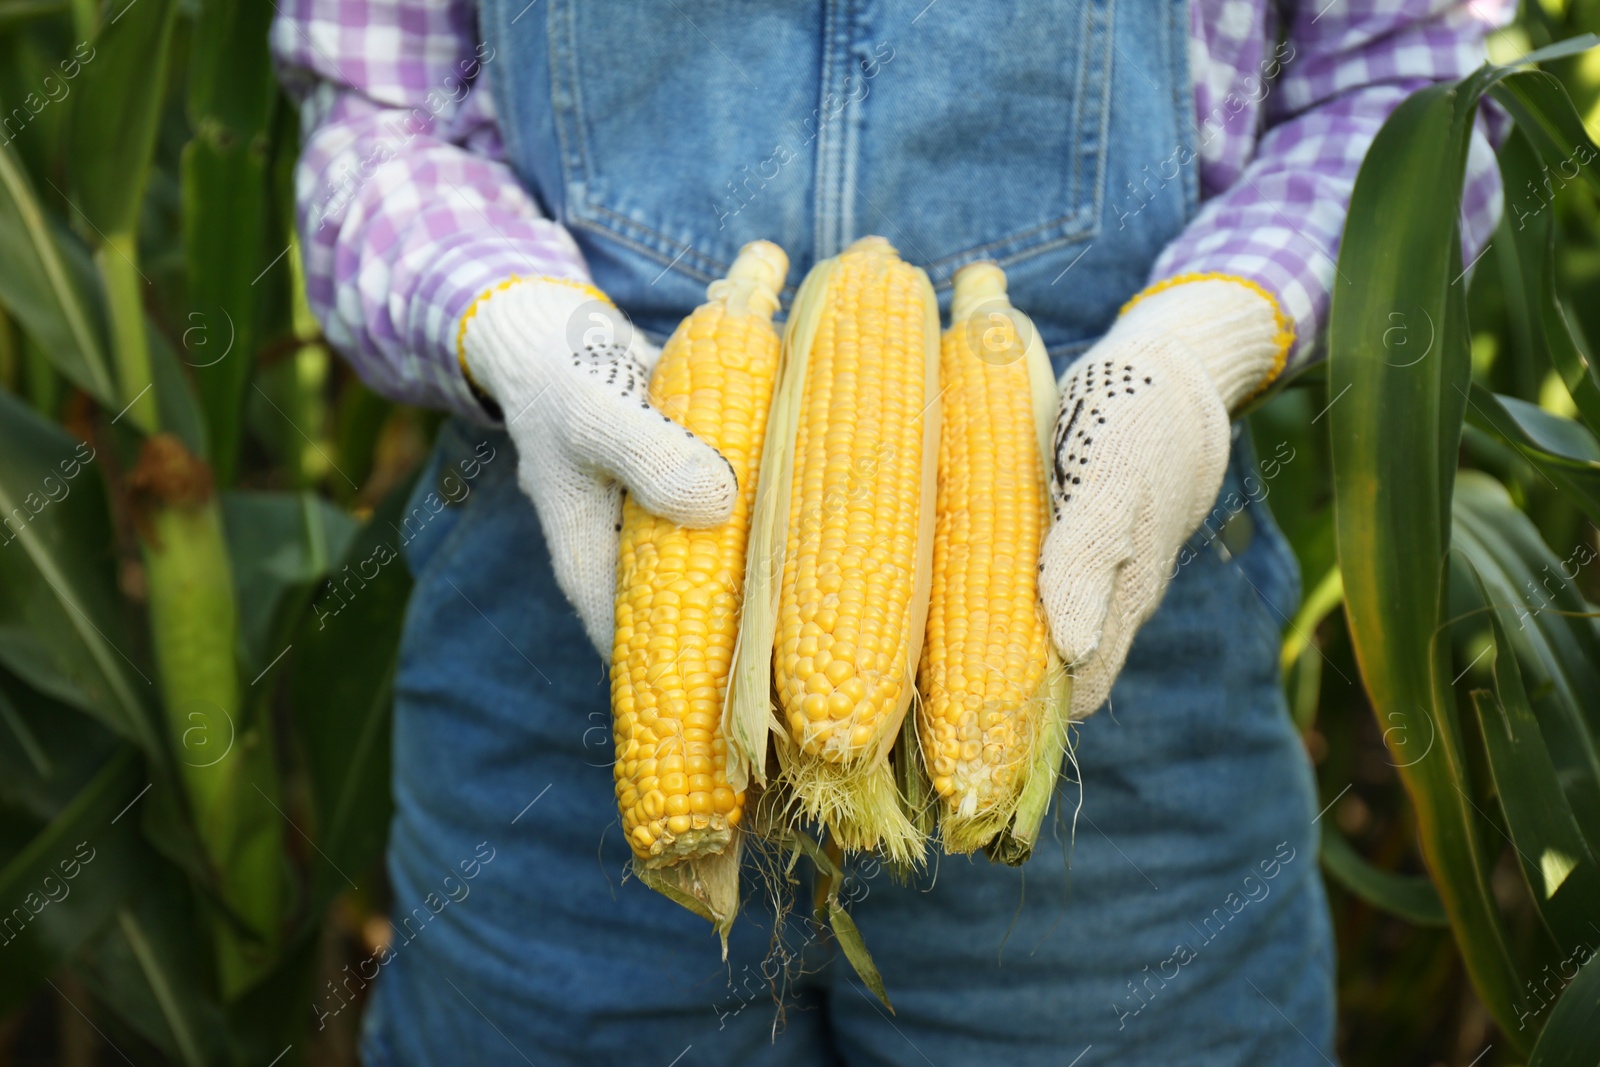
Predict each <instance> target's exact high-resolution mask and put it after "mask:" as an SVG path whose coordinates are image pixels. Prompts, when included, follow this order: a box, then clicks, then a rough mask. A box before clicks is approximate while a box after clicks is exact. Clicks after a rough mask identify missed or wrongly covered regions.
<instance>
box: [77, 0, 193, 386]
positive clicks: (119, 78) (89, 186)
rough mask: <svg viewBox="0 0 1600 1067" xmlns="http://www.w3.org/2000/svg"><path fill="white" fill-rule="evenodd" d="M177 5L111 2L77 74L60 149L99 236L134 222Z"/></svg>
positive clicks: (81, 207) (156, 0)
mask: <svg viewBox="0 0 1600 1067" xmlns="http://www.w3.org/2000/svg"><path fill="white" fill-rule="evenodd" d="M177 10H178V9H177V4H176V3H175V2H174V0H114V2H113V3H112V5H111V8H110V9H109V10H107V11H106V13H105V17H104V20H103V21H102V23H101V26H100V32H99V33H98V34H97V35H96V36H95V39H94V49H95V53H96V55H95V59H94V62H92V63H89V64H86V65H85V66H84V68H83V73H82V74H81V75H80V76H79V82H78V86H77V91H76V93H75V94H74V98H73V103H72V120H71V126H70V128H69V131H68V149H67V150H68V158H69V159H70V160H71V161H72V174H71V176H72V188H73V198H72V204H73V206H74V207H75V208H76V209H77V210H78V211H80V212H82V214H83V217H84V219H85V221H87V223H88V225H89V227H90V228H91V230H93V231H96V232H98V234H99V237H100V240H101V241H105V240H106V239H107V237H108V236H111V235H121V234H131V233H134V232H135V230H136V228H137V224H138V220H139V204H140V201H141V200H142V199H143V197H144V186H145V176H146V174H147V172H148V171H149V168H150V155H151V152H152V151H153V150H154V149H155V143H156V126H157V123H158V122H159V120H160V117H161V103H162V94H163V93H164V92H165V90H166V85H167V52H168V45H169V44H170V42H171V40H172V26H173V20H174V18H175V16H176V14H177ZM126 384H127V383H124V385H126Z"/></svg>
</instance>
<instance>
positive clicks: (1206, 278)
mask: <svg viewBox="0 0 1600 1067" xmlns="http://www.w3.org/2000/svg"><path fill="white" fill-rule="evenodd" d="M1189 282H1233V283H1234V284H1236V285H1242V286H1244V287H1245V288H1246V289H1249V290H1250V291H1251V292H1252V293H1255V294H1256V295H1257V296H1259V297H1261V298H1262V299H1264V300H1265V301H1266V302H1267V303H1269V304H1271V305H1272V315H1273V318H1274V320H1275V321H1276V322H1277V324H1278V331H1277V333H1275V334H1274V335H1273V337H1272V341H1273V343H1274V344H1276V345H1277V346H1278V352H1277V355H1275V356H1274V357H1273V360H1272V369H1271V370H1270V371H1268V372H1267V376H1266V377H1265V378H1263V379H1261V384H1259V385H1257V386H1256V387H1255V388H1254V389H1253V390H1251V391H1250V394H1249V396H1247V397H1245V400H1250V399H1252V398H1254V397H1257V396H1260V395H1261V393H1263V392H1265V391H1266V388H1267V386H1269V385H1271V384H1272V383H1273V382H1274V381H1276V380H1277V378H1278V375H1280V374H1282V373H1283V367H1284V364H1285V363H1287V362H1288V361H1289V353H1290V351H1292V350H1293V349H1294V341H1295V330H1294V320H1293V319H1291V318H1290V317H1289V316H1288V315H1286V314H1285V313H1284V310H1283V306H1282V305H1281V304H1279V303H1278V298H1277V297H1276V296H1274V295H1273V293H1272V291H1271V290H1269V289H1268V288H1267V287H1266V286H1264V285H1262V284H1261V283H1260V282H1254V281H1251V280H1250V279H1249V278H1241V277H1239V276H1238V275H1237V274H1221V273H1217V272H1215V271H1196V272H1192V273H1189V274H1175V275H1173V276H1172V277H1170V278H1163V279H1162V280H1161V281H1159V282H1156V283H1155V284H1154V285H1149V286H1146V287H1145V288H1144V289H1142V290H1140V291H1139V292H1137V293H1135V294H1134V295H1133V298H1132V299H1130V300H1129V301H1128V302H1127V303H1126V304H1123V305H1122V310H1121V312H1119V314H1127V311H1128V309H1129V308H1131V307H1133V305H1135V304H1137V303H1138V302H1139V301H1141V300H1143V299H1144V298H1145V297H1147V296H1154V295H1155V294H1156V293H1160V292H1164V291H1165V290H1167V289H1175V288H1177V287H1178V286H1180V285H1186V284H1188V283H1189Z"/></svg>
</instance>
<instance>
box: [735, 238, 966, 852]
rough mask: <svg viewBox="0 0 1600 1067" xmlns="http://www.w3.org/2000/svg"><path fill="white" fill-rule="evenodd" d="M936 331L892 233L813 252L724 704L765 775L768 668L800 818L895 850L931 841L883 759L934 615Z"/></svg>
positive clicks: (753, 769)
mask: <svg viewBox="0 0 1600 1067" xmlns="http://www.w3.org/2000/svg"><path fill="white" fill-rule="evenodd" d="M938 329H939V323H938V309H937V306H936V304H935V300H934V296H933V289H932V286H931V285H929V283H928V279H927V276H926V275H925V274H923V272H922V271H921V270H918V269H917V268H915V267H912V266H910V265H908V264H906V263H904V262H903V261H902V260H901V259H900V258H899V256H898V255H896V254H895V251H894V249H893V248H892V247H891V246H890V245H889V243H888V242H887V241H885V240H883V239H882V238H864V239H862V240H860V241H857V242H856V243H855V244H853V245H851V246H850V247H849V248H848V249H846V250H845V252H844V253H843V254H841V255H840V256H838V257H837V258H835V259H833V260H827V261H824V262H822V263H819V264H818V265H817V266H816V267H815V268H814V269H813V270H812V271H811V273H810V274H809V275H808V276H807V278H806V281H805V283H804V285H802V287H801V290H800V294H799V295H798V296H797V297H796V299H795V303H794V306H793V307H792V308H791V310H790V315H789V323H788V327H787V329H786V331H785V334H784V360H785V363H784V371H783V380H782V382H781V383H780V385H779V393H778V395H777V396H776V397H775V399H774V402H773V415H772V419H771V421H770V423H769V426H768V441H767V452H766V459H765V462H764V463H763V469H762V475H761V477H762V487H761V498H760V499H759V500H758V504H757V517H756V525H755V527H754V529H753V531H752V545H751V555H750V560H749V572H748V581H749V582H750V583H751V584H750V587H749V588H750V603H751V605H752V610H751V611H750V612H747V614H746V620H745V627H744V628H743V630H742V631H741V635H740V641H741V649H742V650H748V652H745V651H741V656H740V662H739V664H737V665H736V668H735V692H734V698H733V700H732V701H731V703H730V707H729V709H728V712H727V713H726V718H725V721H726V722H727V724H728V728H729V736H730V739H731V740H733V741H734V742H735V744H736V745H737V747H738V748H739V750H740V755H741V756H742V757H743V759H744V761H745V764H746V769H747V771H748V773H749V774H750V775H751V776H753V777H755V778H757V779H760V780H764V778H763V776H764V773H765V771H764V763H765V755H764V754H765V740H766V735H767V730H768V724H769V723H770V717H769V714H768V712H767V692H768V686H769V681H770V685H771V688H772V689H773V690H775V692H776V694H777V702H778V708H779V711H780V714H781V715H782V719H783V721H782V723H781V724H780V725H779V726H778V727H777V728H776V729H775V731H774V732H775V735H776V738H777V748H778V757H779V763H780V766H781V767H782V773H783V778H784V781H785V784H787V785H788V786H789V788H790V790H791V793H792V796H793V799H794V801H796V802H797V805H798V809H799V812H800V814H802V815H804V816H806V817H811V818H820V819H822V820H823V821H824V822H826V823H827V825H828V827H829V829H830V830H831V831H832V833H833V835H834V837H835V838H836V839H837V840H838V841H839V842H840V844H842V845H843V846H844V847H846V848H857V849H861V848H873V847H879V846H882V847H883V848H884V851H885V853H886V854H887V855H888V856H889V857H890V858H891V859H894V860H896V861H900V862H910V861H911V859H912V857H913V855H914V854H915V853H917V852H918V851H920V843H921V842H920V836H919V834H918V833H917V831H916V829H915V827H914V826H913V825H912V824H911V822H910V821H908V820H907V818H906V816H905V814H904V813H903V812H902V811H901V810H900V803H899V795H898V793H897V791H896V788H895V782H894V778H893V774H892V772H891V770H890V768H889V765H888V761H887V759H886V756H887V754H888V751H889V748H890V746H891V745H893V743H894V741H895V738H896V736H897V735H898V733H899V727H900V724H901V722H902V720H903V719H904V717H905V714H906V711H907V709H908V708H909V706H910V703H911V700H912V697H913V694H914V692H915V685H914V682H915V672H916V662H917V656H918V653H919V650H920V648H921V644H922V632H923V626H924V623H925V621H926V614H927V589H928V575H929V569H930V565H931V560H932V532H933V531H932V524H933V489H934V481H933V478H934V473H935V463H934V460H935V456H936V454H937V450H938V433H939V413H938V410H937V403H936V402H937V399H938ZM758 602H760V603H762V604H763V605H764V608H763V610H760V611H756V610H754V608H753V606H754V605H755V604H757V603H758ZM767 659H770V663H768V662H764V661H765V660H767ZM769 670H770V674H769V673H768V672H769Z"/></svg>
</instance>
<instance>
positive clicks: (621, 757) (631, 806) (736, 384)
mask: <svg viewBox="0 0 1600 1067" xmlns="http://www.w3.org/2000/svg"><path fill="white" fill-rule="evenodd" d="M788 269H789V262H788V257H787V256H785V255H784V253H783V250H782V249H780V248H779V247H778V246H777V245H774V244H772V243H770V242H767V241H756V242H753V243H751V244H749V245H746V246H745V247H744V249H743V250H742V251H741V252H740V254H739V257H738V259H737V260H736V261H735V262H734V264H733V267H732V268H731V269H730V271H729V273H728V276H727V278H725V279H723V280H721V281H718V282H714V283H712V285H711V286H710V287H709V288H708V289H707V292H706V295H707V301H706V303H704V304H702V305H701V306H700V307H699V308H697V309H695V311H694V312H693V313H691V314H690V315H689V317H688V318H686V319H684V321H683V322H682V323H681V324H680V325H679V327H678V329H677V330H676V331H675V332H674V333H673V335H672V337H671V338H670V339H669V340H668V341H667V344H666V347H665V348H664V349H662V352H661V358H660V360H659V361H658V362H657V364H656V367H655V371H654V373H653V375H652V376H651V381H650V399H651V401H652V402H653V403H654V404H655V405H656V406H657V407H658V408H660V409H661V411H662V412H664V413H665V414H666V415H667V416H668V417H669V418H671V419H673V420H674V421H676V422H678V423H679V424H681V425H683V426H684V427H686V428H687V429H688V430H690V431H691V432H693V433H694V434H695V435H696V436H698V437H700V438H701V439H702V440H704V441H706V442H708V443H709V444H711V445H713V446H714V447H716V448H717V449H718V450H719V451H720V452H721V453H722V455H723V456H724V457H725V458H726V459H727V460H728V462H729V463H730V464H731V465H732V466H733V470H734V473H735V475H736V476H737V478H738V480H739V496H738V499H737V501H736V502H735V504H734V509H733V515H732V517H731V518H730V519H729V520H728V521H727V522H725V523H723V524H722V525H720V526H717V527H714V528H711V529H700V530H691V529H685V528H683V527H679V526H676V525H674V524H673V523H671V522H668V521H667V520H665V519H662V518H658V517H656V516H654V515H651V514H649V513H647V512H646V511H644V509H643V508H641V507H640V506H639V505H638V504H636V503H635V502H634V501H633V500H632V499H628V500H626V501H625V502H624V504H623V513H622V533H621V538H620V551H619V557H618V566H617V599H616V637H615V644H614V646H613V650H612V660H611V700H612V711H613V716H614V733H615V738H616V751H617V760H616V764H615V771H614V774H615V778H616V793H617V801H618V805H619V807H620V809H621V815H622V828H623V832H624V834H625V835H626V836H627V838H628V844H629V845H630V846H631V847H632V849H633V855H634V858H635V861H636V862H635V869H636V870H638V871H639V873H640V876H641V877H642V878H643V879H644V880H645V881H647V882H649V883H650V884H651V885H653V886H655V888H657V889H660V890H661V891H663V892H665V893H667V894H668V895H669V896H672V897H673V898H674V899H678V900H679V902H680V903H684V904H686V906H689V907H691V908H693V909H694V910H696V911H700V912H701V913H702V914H706V912H707V911H709V912H711V914H710V915H707V917H708V918H710V919H711V920H712V921H713V922H715V923H717V924H718V925H719V927H721V926H723V925H724V923H725V922H729V923H731V921H732V913H733V910H736V909H737V872H738V857H737V848H730V847H729V846H730V844H733V843H734V841H735V831H736V828H737V827H738V825H739V821H740V818H741V816H742V815H743V811H744V800H745V796H744V791H743V789H742V788H739V789H735V788H733V787H732V786H730V784H729V781H728V777H727V773H726V764H727V749H726V741H725V740H724V738H723V736H722V730H721V727H720V724H719V717H720V713H721V708H722V703H723V699H724V694H725V692H726V689H727V682H728V670H729V665H730V662H731V660H732V657H733V645H734V638H735V635H736V632H737V629H738V620H739V609H740V597H741V594H742V592H743V586H744V566H745V564H744V554H745V544H746V538H747V534H748V530H749V522H750V509H751V505H752V504H753V502H754V499H755V482H756V479H755V473H756V470H757V468H758V466H759V464H760V459H761V449H762V445H763V441H764V433H765V429H766V418H767V410H768V406H769V402H770V399H771V394H772V388H773V385H774V383H775V381H776V379H777V373H778V358H779V341H778V335H777V332H776V331H775V330H774V329H773V326H772V315H773V313H774V312H775V311H777V309H778V292H779V291H780V290H781V288H782V286H783V281H784V277H785V275H786V274H787V272H788ZM717 858H720V859H721V862H712V860H713V859H717ZM685 861H688V862H685ZM730 879H731V892H732V894H733V897H732V900H731V901H730V900H729V899H728V898H727V894H728V892H729V891H730V886H729V884H728V882H729V880H730ZM696 902H698V904H700V905H702V907H697V906H696ZM725 939H726V933H725V931H724V940H725Z"/></svg>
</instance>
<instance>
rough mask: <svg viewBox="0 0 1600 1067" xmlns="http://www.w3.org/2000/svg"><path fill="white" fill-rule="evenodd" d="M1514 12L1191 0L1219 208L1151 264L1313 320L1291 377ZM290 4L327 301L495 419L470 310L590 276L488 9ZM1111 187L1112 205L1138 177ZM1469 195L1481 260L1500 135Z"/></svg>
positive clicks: (373, 378)
mask: <svg viewBox="0 0 1600 1067" xmlns="http://www.w3.org/2000/svg"><path fill="white" fill-rule="evenodd" d="M1515 8H1516V4H1515V2H1514V0H1303V2H1301V0H1287V10H1286V11H1285V15H1286V17H1288V19H1289V25H1288V27H1287V30H1288V32H1287V34H1286V35H1284V37H1283V40H1282V42H1281V43H1279V41H1278V37H1279V35H1278V33H1277V27H1276V25H1275V23H1276V20H1277V11H1278V8H1277V6H1276V5H1275V4H1274V3H1272V2H1270V0H1191V2H1190V6H1189V67H1190V73H1191V77H1192V78H1193V82H1194V102H1195V128H1196V130H1197V137H1196V142H1197V151H1198V157H1197V162H1198V166H1199V178H1200V187H1201V192H1202V196H1203V197H1204V198H1205V203H1204V204H1203V205H1202V207H1201V210H1200V212H1199V213H1198V215H1196V217H1195V218H1194V219H1192V220H1191V221H1190V223H1189V225H1188V226H1187V227H1186V228H1185V229H1184V231H1183V232H1182V233H1181V234H1180V235H1179V236H1178V238H1177V239H1176V240H1175V241H1173V242H1172V244H1171V245H1169V246H1168V247H1167V248H1166V250H1165V251H1164V252H1163V253H1162V254H1161V256H1160V258H1159V259H1158V260H1157V262H1156V264H1155V267H1154V269H1153V270H1152V273H1151V278H1150V280H1151V281H1152V282H1155V281H1160V280H1161V279H1163V278H1168V277H1171V276H1173V275H1177V274H1183V273H1187V272H1192V271H1202V272H1219V273H1223V274H1232V275H1237V276H1240V277H1244V278H1248V279H1251V280H1252V281H1255V282H1258V283H1259V284H1261V285H1262V286H1264V287H1266V288H1267V289H1268V290H1269V291H1270V292H1272V293H1274V294H1276V296H1277V297H1278V299H1279V302H1280V303H1281V305H1282V307H1283V308H1284V310H1285V311H1286V312H1288V313H1289V314H1290V315H1291V316H1292V317H1293V318H1294V320H1295V323H1296V327H1297V332H1298V336H1299V341H1298V343H1297V345H1296V349H1295V352H1294V353H1293V354H1291V357H1290V367H1289V372H1292V371H1293V370H1294V369H1296V368H1297V367H1298V366H1303V365H1304V364H1305V363H1307V362H1308V361H1309V360H1310V359H1312V358H1313V356H1314V353H1315V352H1316V350H1317V347H1318V346H1317V344H1316V338H1317V331H1318V328H1319V326H1320V324H1321V323H1322V321H1323V319H1324V318H1325V317H1326V313H1327V309H1328V300H1329V293H1330V289H1331V286H1332V284H1333V280H1334V274H1335V269H1334V257H1335V256H1336V255H1337V253H1338V243H1339V234H1340V231H1341V229H1342V228H1343V225H1344V218H1345V214H1346V211H1347V208H1348V204H1349V198H1350V191H1351V189H1352V188H1353V187H1354V185H1355V178H1356V171H1357V170H1358V169H1359V167H1360V165H1361V159H1362V157H1363V156H1364V155H1365V154H1366V151H1367V147H1368V146H1369V145H1370V144H1371V143H1372V139H1373V137H1374V135H1376V133H1377V132H1378V128H1379V127H1380V126H1382V125H1383V122H1384V120H1385V119H1386V118H1387V117H1388V115H1389V113H1390V112H1391V111H1393V110H1394V108H1395V106H1396V105H1398V104H1399V103H1400V101H1401V100H1403V99H1404V98H1405V97H1406V96H1407V95H1408V94H1410V93H1411V92H1413V91H1415V90H1417V89H1419V88H1421V87H1422V86H1424V85H1427V84H1428V83H1430V82H1435V81H1446V80H1453V79H1456V78H1460V77H1462V76H1464V75H1466V74H1467V73H1469V72H1470V71H1472V70H1473V69H1475V68H1476V67H1477V66H1479V65H1480V64H1481V63H1483V61H1484V59H1485V49H1484V38H1485V37H1486V36H1487V35H1488V33H1489V32H1491V31H1492V30H1494V29H1496V28H1498V27H1500V26H1503V25H1505V24H1506V23H1507V22H1509V21H1510V19H1511V17H1512V15H1513V14H1514V12H1515ZM278 11H279V14H278V16H277V18H276V19H275V21H274V23H273V27H272V46H273V50H274V53H275V54H276V57H277V60H278V64H279V67H280V71H281V73H282V75H283V80H284V84H285V85H286V86H287V87H288V89H289V91H290V92H291V94H293V95H294V96H295V97H296V98H297V99H298V100H299V101H300V102H301V108H302V128H303V130H304V134H305V149H304V153H303V154H302V156H301V159H300V163H299V167H298V169H297V171H296V175H295V191H296V202H297V207H298V222H299V230H300V234H301V239H302V254H303V256H304V260H305V273H306V283H307V291H308V294H309V298H310V301H311V306H312V309H313V310H314V311H315V313H316V315H317V317H318V319H319V320H320V321H321V322H322V324H323V328H324V330H325V332H326V334H327V336H328V339H329V340H330V341H331V342H332V343H333V344H334V345H335V346H336V347H337V348H339V349H340V350H342V351H343V352H345V353H346V354H347V355H348V356H349V358H350V360H351V361H352V363H353V364H354V365H355V368H356V370H357V371H358V373H360V374H361V376H362V377H363V378H364V379H365V380H366V381H367V382H368V383H370V384H371V385H372V386H373V388H375V389H377V390H378V391H379V392H381V393H384V394H385V395H387V396H391V397H393V398H395V399H398V400H403V401H407V402H410V403H415V404H422V405H426V406H430V407H444V408H448V409H450V410H453V411H456V412H459V413H462V414H466V415H469V416H471V417H473V418H478V419H481V418H482V417H483V415H482V409H481V408H480V407H479V405H478V403H477V401H476V400H475V399H474V398H473V396H472V394H471V392H470V390H469V389H468V387H467V384H466V382H465V381H464V379H463V378H462V375H461V370H460V367H459V366H458V364H457V360H456V356H455V338H456V329H457V326H458V324H459V322H460V318H461V315H462V313H463V312H464V311H465V310H466V307H467V305H468V304H469V303H470V302H471V301H472V300H473V298H474V297H476V296H477V295H478V294H479V293H481V292H483V291H484V290H486V289H488V288H490V287H491V286H493V285H494V284H496V283H497V282H499V281H501V280H503V279H504V278H505V277H506V276H507V275H509V274H513V273H517V274H529V273H536V274H550V275H556V276H560V277H567V278H573V279H578V280H583V281H587V280H588V274H587V270H586V268H585V266H584V262H583V258H582V256H581V255H580V254H579V252H578V249H577V246H576V245H575V244H574V243H573V240H572V238H571V236H570V235H569V234H568V233H567V232H566V231H565V230H564V229H563V228H562V227H561V226H560V225H558V224H557V223H555V222H552V221H551V220H549V219H548V218H545V217H544V216H543V215H542V213H541V212H540V211H539V209H538V207H537V206H536V205H535V203H534V201H533V199H532V198H531V197H530V196H529V195H528V193H527V191H526V190H525V189H524V188H523V187H522V185H521V183H520V182H519V181H518V180H517V178H516V176H515V175H514V174H513V173H512V171H511V169H510V168H509V167H508V166H507V165H506V164H505V162H504V156H503V153H502V151H501V144H500V136H499V132H498V130H497V128H496V126H495V117H494V113H493V105H492V104H491V102H490V94H489V93H488V92H487V91H486V79H487V78H489V77H498V76H501V73H500V72H499V71H498V70H496V68H495V66H494V53H493V49H492V48H491V47H490V46H489V45H487V44H485V43H483V42H482V38H481V37H480V36H479V35H478V30H477V14H476V12H477V5H476V3H475V2H474V0H282V3H281V5H280V6H279V8H278ZM1187 162H1188V161H1187V160H1185V159H1183V158H1182V157H1179V158H1178V159H1175V160H1172V161H1170V164H1169V165H1179V166H1181V165H1184V164H1186V163H1187ZM1160 166H1161V165H1160V164H1158V165H1157V167H1158V170H1159V167H1160ZM1169 177H1170V175H1169ZM1107 194H1108V197H1109V198H1110V199H1111V201H1112V203H1113V204H1115V203H1116V202H1117V198H1118V197H1119V196H1121V195H1123V194H1124V191H1122V190H1108V191H1107ZM1134 197H1135V191H1134V190H1131V189H1130V190H1127V191H1126V196H1125V197H1124V198H1125V199H1127V200H1128V202H1129V203H1131V204H1137V203H1138V201H1137V199H1135V198H1134ZM1461 210H1462V216H1463V229H1464V239H1465V242H1466V244H1467V246H1468V256H1469V258H1470V256H1471V255H1472V254H1473V253H1475V252H1476V250H1477V249H1478V248H1480V247H1482V245H1483V244H1484V243H1486V242H1487V240H1488V238H1489V235H1490V234H1491V233H1492V232H1493V229H1494V226H1495V224H1496V222H1497V220H1498V217H1499V212H1500V184H1499V173H1498V171H1497V170H1496V168H1495V165H1494V157H1493V152H1492V150H1491V148H1490V147H1489V142H1488V140H1487V139H1486V138H1485V137H1484V136H1483V135H1482V133H1481V130H1480V135H1479V136H1477V137H1475V138H1474V141H1473V146H1472V152H1471V155H1470V159H1469V173H1468V177H1467V186H1466V193H1465V195H1464V196H1463V198H1462V204H1461Z"/></svg>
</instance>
